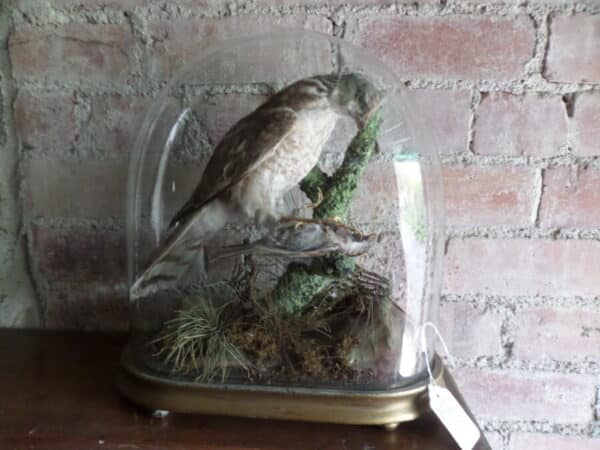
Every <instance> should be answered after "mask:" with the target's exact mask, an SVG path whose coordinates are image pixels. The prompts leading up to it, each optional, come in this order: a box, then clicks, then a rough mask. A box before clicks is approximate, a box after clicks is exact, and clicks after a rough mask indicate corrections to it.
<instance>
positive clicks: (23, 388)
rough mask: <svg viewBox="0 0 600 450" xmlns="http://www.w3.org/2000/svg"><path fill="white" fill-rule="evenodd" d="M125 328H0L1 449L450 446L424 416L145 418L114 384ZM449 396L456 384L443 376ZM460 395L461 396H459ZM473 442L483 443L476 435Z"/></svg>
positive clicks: (302, 449)
mask: <svg viewBox="0 0 600 450" xmlns="http://www.w3.org/2000/svg"><path fill="white" fill-rule="evenodd" d="M126 341H127V335H125V334H84V333H78V332H52V331H23V330H0V448H2V449H4V448H6V449H25V448H27V449H69V450H71V449H72V450H75V449H77V450H79V449H95V448H98V449H181V450H184V449H185V450H193V449H198V450H200V449H201V450H237V449H240V450H241V449H245V450H250V449H252V450H260V449H264V450H267V449H268V450H276V449H292V450H296V449H297V450H311V449H315V450H316V449H319V450H329V449H331V450H333V449H340V450H341V449H346V450H353V449H361V450H364V449H373V450H375V449H377V450H380V449H381V450H387V449H402V448H406V449H427V450H438V449H455V448H457V447H456V445H455V444H454V442H453V441H452V439H451V438H450V436H449V435H448V433H447V432H446V431H445V430H444V429H443V428H442V426H441V425H440V424H439V422H438V421H437V420H436V419H435V418H434V417H432V416H426V417H423V418H422V419H419V420H417V421H414V422H409V423H404V424H401V425H400V426H399V427H398V429H396V430H395V431H390V432H388V431H384V430H382V429H381V428H377V427H361V426H347V425H328V424H311V423H299V422H284V421H271V420H258V419H255V420H253V419H239V418H230V417H216V416H201V415H185V414H173V415H169V416H167V417H166V418H163V419H158V418H153V417H151V415H149V414H148V413H147V412H146V411H143V410H140V409H139V408H136V407H135V406H133V405H132V404H130V403H128V402H127V401H125V400H124V399H122V398H121V397H119V394H118V393H117V390H116V388H115V385H114V379H115V375H116V373H117V368H118V365H119V356H120V352H121V350H122V348H123V347H124V345H125V344H126ZM447 382H449V383H450V386H451V387H452V390H453V391H454V392H455V395H458V396H460V395H459V394H458V391H457V390H456V385H455V384H454V382H453V380H452V379H451V377H449V379H447ZM461 400H462V399H461ZM476 448H477V449H489V445H488V444H487V442H485V439H483V438H482V439H481V440H480V442H479V443H478V445H477V447H476Z"/></svg>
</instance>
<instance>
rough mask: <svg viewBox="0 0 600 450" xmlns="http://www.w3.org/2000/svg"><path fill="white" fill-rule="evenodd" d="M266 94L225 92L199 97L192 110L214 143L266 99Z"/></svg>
mask: <svg viewBox="0 0 600 450" xmlns="http://www.w3.org/2000/svg"><path fill="white" fill-rule="evenodd" d="M267 98H268V96H266V95H255V94H227V95H221V94H217V95H213V96H210V97H208V98H205V99H199V100H198V101H197V102H196V103H195V106H194V108H193V109H194V111H195V112H196V113H197V115H198V118H199V119H200V120H201V121H202V125H203V126H204V127H205V128H206V130H207V132H208V135H209V137H210V138H211V140H212V142H213V143H214V144H216V143H217V142H219V140H220V139H221V138H222V137H223V135H224V134H225V133H226V132H227V130H229V128H231V127H232V126H233V125H234V124H235V123H236V122H237V121H238V120H240V119H241V118H242V117H244V116H245V115H247V114H249V113H251V112H252V111H254V110H255V109H256V108H258V107H259V106H260V105H261V104H262V103H263V102H265V101H266V100H267Z"/></svg>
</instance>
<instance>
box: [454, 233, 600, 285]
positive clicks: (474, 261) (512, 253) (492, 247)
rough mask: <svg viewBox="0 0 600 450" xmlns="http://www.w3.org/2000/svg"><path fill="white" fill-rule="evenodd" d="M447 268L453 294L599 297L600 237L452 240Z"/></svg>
mask: <svg viewBox="0 0 600 450" xmlns="http://www.w3.org/2000/svg"><path fill="white" fill-rule="evenodd" d="M444 268H445V270H444V275H445V291H446V292H448V293H456V294H459V293H469V292H480V293H485V294H500V295H537V294H541V295H556V296H574V295H581V296H596V295H598V279H600V242H597V241H588V240H582V241H577V240H549V239H482V238H471V239H465V240H459V239H452V240H451V241H450V243H449V245H448V250H447V256H446V262H445V265H444Z"/></svg>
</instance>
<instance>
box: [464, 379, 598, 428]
mask: <svg viewBox="0 0 600 450" xmlns="http://www.w3.org/2000/svg"><path fill="white" fill-rule="evenodd" d="M453 374H454V375H455V377H456V380H457V383H458V386H459V388H460V391H461V393H462V394H463V395H464V397H465V400H466V401H467V404H468V405H469V406H470V407H471V409H472V411H473V413H474V414H475V416H476V417H477V418H478V419H485V420H528V421H529V420H548V421H552V422H559V423H585V422H588V421H590V420H592V418H593V414H594V413H593V406H592V405H593V403H594V399H595V395H596V388H595V383H597V381H598V380H597V378H596V377H593V376H587V375H573V374H568V375H564V374H553V373H527V372H519V371H514V370H481V369H455V370H454V371H453Z"/></svg>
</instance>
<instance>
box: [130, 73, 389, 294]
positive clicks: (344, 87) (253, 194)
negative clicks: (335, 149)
mask: <svg viewBox="0 0 600 450" xmlns="http://www.w3.org/2000/svg"><path fill="white" fill-rule="evenodd" d="M381 97H382V94H381V92H380V91H379V90H378V89H377V88H376V87H375V86H374V85H373V84H372V83H371V82H370V81H368V80H367V79H366V78H365V77H364V76H362V75H360V74H358V73H347V74H328V75H318V76H314V77H310V78H305V79H302V80H300V81H297V82H295V83H293V84H291V85H289V86H287V87H285V88H284V89H282V90H281V91H279V92H278V93H276V94H275V95H274V96H273V97H271V98H270V99H269V100H267V101H266V102H265V103H263V104H262V105H261V106H260V107H258V108H257V109H256V110H255V111H254V112H252V113H250V114H249V115H247V116H246V117H244V118H242V119H241V120H240V121H239V122H237V123H236V124H235V125H234V126H233V127H232V128H231V129H230V130H229V131H228V132H227V133H226V134H225V136H224V137H223V138H222V139H221V141H220V142H219V143H218V144H217V146H216V148H215V150H214V152H213V155H212V157H211V158H210V160H209V161H208V164H207V166H206V168H205V170H204V174H203V176H202V178H201V180H200V183H199V184H198V187H197V188H196V189H195V190H194V192H193V193H192V195H191V197H190V198H189V200H188V201H187V203H186V204H185V205H184V206H183V207H182V208H181V209H180V210H179V212H178V213H177V214H176V215H175V217H174V218H173V220H172V222H171V225H170V228H169V230H168V232H167V235H166V238H165V239H164V240H163V241H162V243H161V244H160V245H159V247H158V249H157V250H156V252H155V253H154V255H153V257H152V258H151V262H150V264H149V265H148V266H147V268H146V270H145V271H144V272H143V273H142V274H141V275H140V276H139V277H138V279H137V280H136V282H135V283H134V285H133V287H132V293H135V295H136V296H143V295H145V293H146V288H148V287H150V286H152V285H154V284H155V283H156V282H164V283H171V282H176V281H178V280H180V279H181V278H182V277H183V276H184V275H185V274H186V272H188V271H189V269H190V267H191V266H192V265H193V263H194V262H197V261H204V246H205V244H206V243H207V242H208V241H209V240H210V239H211V238H212V237H213V236H214V235H215V234H216V233H217V232H218V231H219V230H221V229H222V228H223V227H224V226H225V225H226V224H228V223H236V222H240V221H242V220H247V219H254V220H255V221H256V222H257V223H259V224H268V223H273V221H276V220H278V218H279V217H278V213H277V209H278V208H277V206H278V203H279V201H280V200H281V199H282V197H283V196H284V195H285V194H286V193H287V192H288V191H290V190H291V189H292V188H293V187H294V186H296V185H297V184H298V183H299V182H300V181H302V179H303V178H304V177H305V176H306V175H307V174H308V173H309V172H310V171H311V170H312V168H313V167H314V166H315V165H316V164H317V162H318V160H319V157H320V156H321V151H322V149H323V146H324V145H325V142H326V141H327V139H328V138H329V136H330V134H331V132H332V131H333V128H334V127H335V124H336V121H337V119H338V117H339V115H346V116H349V117H351V118H352V119H354V121H355V122H356V124H357V126H358V127H359V128H362V126H363V125H364V124H365V123H366V121H367V120H368V118H369V117H370V115H371V114H372V113H373V112H374V111H375V110H376V109H377V107H378V106H379V103H380V101H381Z"/></svg>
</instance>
